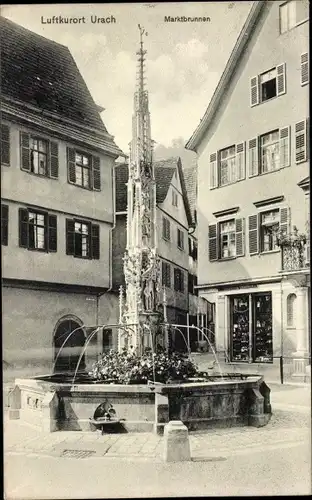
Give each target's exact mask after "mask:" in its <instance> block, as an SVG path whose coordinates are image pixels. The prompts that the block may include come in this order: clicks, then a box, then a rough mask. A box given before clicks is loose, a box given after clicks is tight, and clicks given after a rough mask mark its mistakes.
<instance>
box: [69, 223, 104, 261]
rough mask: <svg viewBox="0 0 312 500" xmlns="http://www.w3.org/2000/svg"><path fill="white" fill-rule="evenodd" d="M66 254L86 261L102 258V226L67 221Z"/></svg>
mask: <svg viewBox="0 0 312 500" xmlns="http://www.w3.org/2000/svg"><path fill="white" fill-rule="evenodd" d="M66 254H67V255H73V256H74V257H81V258H85V259H99V258H100V226H99V225H98V224H91V222H87V221H82V220H76V219H66Z"/></svg>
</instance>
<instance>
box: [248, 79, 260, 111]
mask: <svg viewBox="0 0 312 500" xmlns="http://www.w3.org/2000/svg"><path fill="white" fill-rule="evenodd" d="M257 104H259V78H258V76H253V77H252V78H251V79H250V106H256V105H257Z"/></svg>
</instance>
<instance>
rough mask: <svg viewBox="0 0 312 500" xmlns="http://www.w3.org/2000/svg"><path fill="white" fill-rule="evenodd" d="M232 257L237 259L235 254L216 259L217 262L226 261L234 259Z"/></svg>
mask: <svg viewBox="0 0 312 500" xmlns="http://www.w3.org/2000/svg"><path fill="white" fill-rule="evenodd" d="M234 259H237V257H236V255H235V256H233V257H222V258H220V259H218V261H217V262H226V261H227V260H234Z"/></svg>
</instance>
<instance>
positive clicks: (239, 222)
mask: <svg viewBox="0 0 312 500" xmlns="http://www.w3.org/2000/svg"><path fill="white" fill-rule="evenodd" d="M244 226H245V219H236V220H235V241H236V257H242V256H243V255H245V235H244V230H245V227H244Z"/></svg>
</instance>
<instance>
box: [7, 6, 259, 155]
mask: <svg viewBox="0 0 312 500" xmlns="http://www.w3.org/2000/svg"><path fill="white" fill-rule="evenodd" d="M252 3H253V2H248V1H246V2H245V1H244V2H243V1H235V2H199V3H195V2H168V3H167V2H165V3H154V4H153V3H151V4H144V3H124V4H123V3H118V4H114V3H111V4H109V3H105V4H82V3H80V4H52V5H51V4H50V5H34V4H32V5H2V6H1V15H2V16H4V17H6V18H8V19H10V20H11V21H14V22H16V23H18V24H20V25H22V26H24V27H25V28H28V29H30V30H31V31H34V32H35V33H38V34H40V35H42V36H45V37H46V38H49V39H51V40H54V41H55V42H58V43H61V44H63V45H66V46H67V47H68V48H69V50H70V51H71V53H72V55H73V57H74V59H75V61H76V64H77V66H78V68H79V70H80V72H81V74H82V76H83V78H84V80H85V82H86V84H87V86H88V88H89V90H90V92H91V94H92V97H93V99H94V100H95V102H96V103H97V104H99V105H100V106H102V107H103V108H105V110H104V111H103V112H102V113H101V117H102V120H103V121H104V123H105V126H106V127H107V129H108V132H109V133H110V134H112V135H113V136H114V137H115V141H116V143H117V145H118V146H119V147H120V148H121V149H122V150H123V151H124V152H125V153H128V144H129V142H130V140H131V118H132V112H133V93H134V90H135V84H136V66H137V64H136V57H137V56H136V51H137V50H138V46H139V30H138V24H141V25H142V26H143V27H144V28H145V30H146V32H147V33H148V35H147V36H146V37H145V38H144V43H145V49H146V50H147V55H146V84H147V88H148V90H149V102H150V112H151V125H152V138H153V139H154V140H155V141H156V144H161V145H163V146H166V147H168V146H171V145H172V143H173V141H175V140H176V139H177V138H179V139H180V140H181V138H182V139H183V140H184V141H185V142H186V141H187V140H188V139H189V138H190V136H191V135H192V133H193V132H194V130H195V128H196V127H197V125H198V124H199V121H200V119H201V117H202V116H203V114H204V112H205V110H206V108H207V106H208V104H209V101H210V99H211V97H212V94H213V92H214V90H215V87H216V85H217V83H218V81H219V79H220V77H221V74H222V71H223V70H224V67H225V64H226V62H227V60H228V58H229V56H230V53H231V51H232V49H233V46H234V44H235V42H236V40H237V38H238V35H239V32H240V30H241V28H242V26H243V24H244V22H245V20H246V17H247V15H248V13H249V10H250V8H251V5H252ZM91 15H92V16H97V17H98V18H102V17H104V18H106V17H108V16H111V15H112V16H114V18H115V19H116V23H110V24H108V23H96V24H93V23H91ZM52 16H63V17H78V18H79V17H83V16H84V17H85V21H86V22H85V23H84V24H82V23H79V24H43V23H42V18H43V21H46V20H47V19H48V18H51V17H52ZM165 16H171V17H176V16H186V17H189V16H190V17H195V16H196V17H209V18H210V22H197V23H195V22H187V23H181V22H176V23H168V22H165V21H164V17H165Z"/></svg>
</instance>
